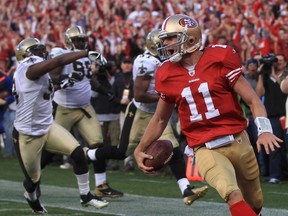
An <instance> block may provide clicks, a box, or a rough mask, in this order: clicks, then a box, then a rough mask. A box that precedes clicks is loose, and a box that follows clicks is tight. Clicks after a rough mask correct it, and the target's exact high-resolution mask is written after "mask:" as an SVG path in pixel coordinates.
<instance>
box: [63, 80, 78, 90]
mask: <svg viewBox="0 0 288 216" xmlns="http://www.w3.org/2000/svg"><path fill="white" fill-rule="evenodd" d="M74 83H75V82H74V81H72V80H70V79H64V80H62V81H60V89H66V88H68V87H71V86H73V85H74Z"/></svg>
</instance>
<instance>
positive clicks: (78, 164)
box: [71, 146, 88, 175]
mask: <svg viewBox="0 0 288 216" xmlns="http://www.w3.org/2000/svg"><path fill="white" fill-rule="evenodd" d="M71 159H72V160H73V162H74V164H73V169H74V172H75V174H77V175H81V174H84V173H87V172H88V162H87V159H86V156H85V153H84V151H83V149H82V147H81V146H77V148H76V149H74V151H73V152H72V154H71Z"/></svg>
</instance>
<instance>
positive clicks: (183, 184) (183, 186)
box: [177, 178, 190, 195]
mask: <svg viewBox="0 0 288 216" xmlns="http://www.w3.org/2000/svg"><path fill="white" fill-rule="evenodd" d="M177 183H178V186H179V188H180V190H181V193H182V195H183V194H184V190H185V189H186V188H187V185H190V182H189V181H188V179H187V178H182V179H179V180H178V181H177Z"/></svg>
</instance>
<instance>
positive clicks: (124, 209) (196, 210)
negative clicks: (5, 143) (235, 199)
mask: <svg viewBox="0 0 288 216" xmlns="http://www.w3.org/2000/svg"><path fill="white" fill-rule="evenodd" d="M23 190H24V189H23V186H22V183H20V182H12V181H6V180H0V191H1V193H0V202H5V201H13V202H19V203H26V201H25V199H24V197H23ZM41 190H42V196H41V200H42V202H43V204H44V205H45V206H46V208H47V210H48V212H49V207H56V208H63V209H69V210H77V211H81V212H94V213H101V214H107V215H108V214H109V215H115V216H151V215H157V216H164V215H165V216H175V215H179V214H181V216H186V215H187V216H188V215H189V216H192V215H201V216H211V215H213V216H230V213H229V210H228V208H227V206H226V204H224V203H215V202H206V201H196V202H195V203H193V205H192V206H185V205H184V203H183V201H182V199H181V198H179V199H175V198H162V197H153V196H141V195H134V194H125V195H124V197H123V198H119V199H107V201H108V202H110V204H109V206H108V207H107V208H103V209H94V208H92V207H88V208H83V207H81V205H80V203H79V192H78V189H76V188H66V187H58V186H48V185H42V186H41ZM27 209H29V207H28V206H27ZM2 212H4V211H1V214H2ZM6 213H7V214H4V215H8V214H9V210H7V212H6ZM262 213H263V215H265V216H266V215H267V216H268V215H273V216H288V210H285V209H268V208H264V209H263V212H262ZM84 215H85V214H84Z"/></svg>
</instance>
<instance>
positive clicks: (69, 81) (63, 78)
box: [59, 72, 83, 89]
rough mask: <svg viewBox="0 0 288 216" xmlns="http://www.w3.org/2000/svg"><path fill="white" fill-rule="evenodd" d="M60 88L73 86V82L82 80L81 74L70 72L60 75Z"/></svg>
mask: <svg viewBox="0 0 288 216" xmlns="http://www.w3.org/2000/svg"><path fill="white" fill-rule="evenodd" d="M59 79H60V88H61V89H65V88H68V87H71V86H73V85H74V83H75V82H80V81H81V80H83V73H81V72H72V73H69V74H64V75H60V77H59Z"/></svg>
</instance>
